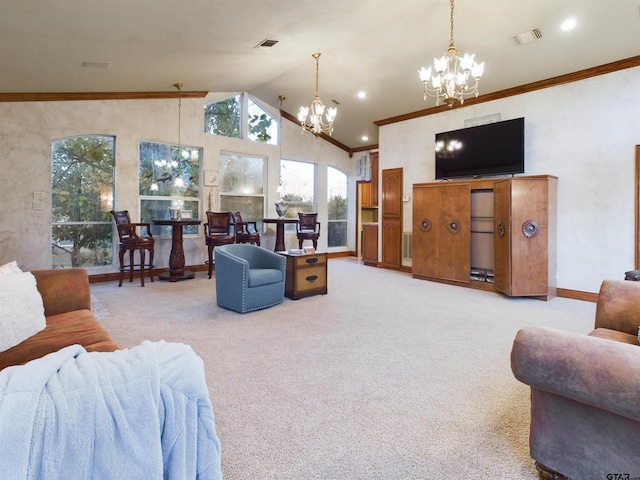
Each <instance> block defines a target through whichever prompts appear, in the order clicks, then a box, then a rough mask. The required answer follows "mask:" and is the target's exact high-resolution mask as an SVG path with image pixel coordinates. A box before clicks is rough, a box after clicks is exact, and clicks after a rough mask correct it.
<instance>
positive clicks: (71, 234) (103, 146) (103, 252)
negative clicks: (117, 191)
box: [51, 135, 115, 268]
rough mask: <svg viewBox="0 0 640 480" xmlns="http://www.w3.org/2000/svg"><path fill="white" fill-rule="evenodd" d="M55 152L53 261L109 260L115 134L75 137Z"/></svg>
mask: <svg viewBox="0 0 640 480" xmlns="http://www.w3.org/2000/svg"><path fill="white" fill-rule="evenodd" d="M51 151H52V153H51V240H52V248H51V251H52V262H51V266H52V267H53V268H66V267H91V266H97V265H110V264H111V263H112V261H113V222H112V220H111V214H110V211H111V209H112V208H113V207H112V205H113V184H114V180H113V179H114V172H115V169H114V165H115V138H114V137H108V136H99V135H87V136H79V137H70V138H66V139H63V140H57V141H55V142H53V143H52V149H51Z"/></svg>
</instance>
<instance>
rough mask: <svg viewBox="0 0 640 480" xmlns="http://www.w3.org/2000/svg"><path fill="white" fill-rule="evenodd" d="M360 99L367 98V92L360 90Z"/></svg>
mask: <svg viewBox="0 0 640 480" xmlns="http://www.w3.org/2000/svg"><path fill="white" fill-rule="evenodd" d="M358 98H367V92H365V91H362V90H360V91H359V92H358Z"/></svg>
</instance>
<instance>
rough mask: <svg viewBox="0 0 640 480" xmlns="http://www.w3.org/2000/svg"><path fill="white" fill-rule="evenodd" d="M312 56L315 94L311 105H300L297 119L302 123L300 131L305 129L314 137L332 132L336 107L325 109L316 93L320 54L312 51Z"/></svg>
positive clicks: (336, 111)
mask: <svg viewBox="0 0 640 480" xmlns="http://www.w3.org/2000/svg"><path fill="white" fill-rule="evenodd" d="M312 56H313V58H315V59H316V96H315V98H314V99H313V102H311V107H300V110H299V111H298V121H299V122H300V125H302V133H304V131H305V130H307V131H309V132H311V133H313V134H314V135H315V136H316V137H317V136H318V135H320V134H321V133H326V134H327V135H331V133H332V132H333V121H334V120H335V118H336V114H337V113H338V109H337V108H336V107H330V108H327V109H326V111H325V106H324V103H322V100H320V96H319V95H318V59H319V58H320V54H319V53H314V54H313V55H312ZM307 117H308V119H307Z"/></svg>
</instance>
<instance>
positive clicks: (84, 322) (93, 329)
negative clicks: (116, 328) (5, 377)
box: [0, 268, 118, 370]
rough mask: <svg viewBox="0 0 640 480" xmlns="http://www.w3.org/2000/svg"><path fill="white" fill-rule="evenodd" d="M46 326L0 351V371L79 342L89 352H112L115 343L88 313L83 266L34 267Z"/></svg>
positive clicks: (88, 305)
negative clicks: (39, 268) (41, 268)
mask: <svg viewBox="0 0 640 480" xmlns="http://www.w3.org/2000/svg"><path fill="white" fill-rule="evenodd" d="M31 273H32V274H33V276H34V277H35V278H36V283H37V288H38V291H39V292H40V295H41V296H42V303H43V306H44V314H45V319H46V327H45V328H44V330H41V331H39V332H38V333H36V334H35V335H33V336H31V337H29V338H27V339H26V340H24V341H23V342H22V343H19V344H18V345H16V346H14V347H11V348H9V349H8V350H5V351H3V352H0V370H2V369H3V368H5V367H8V366H11V365H20V364H23V363H26V362H28V361H30V360H33V359H36V358H40V357H43V356H44V355H46V354H48V353H52V352H55V351H57V350H59V349H61V348H62V347H66V346H68V345H72V344H79V345H82V346H83V347H84V348H85V349H86V350H87V351H90V352H112V351H114V350H117V349H118V345H116V343H115V342H114V341H113V339H112V338H111V337H110V336H109V334H108V333H107V332H106V330H105V329H104V328H103V327H102V325H101V324H100V322H98V320H96V318H95V317H94V316H93V314H92V313H91V292H90V290H89V276H88V275H87V271H86V270H84V269H82V268H70V269H52V270H34V271H32V272H31Z"/></svg>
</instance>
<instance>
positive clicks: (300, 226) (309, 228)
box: [296, 213, 320, 249]
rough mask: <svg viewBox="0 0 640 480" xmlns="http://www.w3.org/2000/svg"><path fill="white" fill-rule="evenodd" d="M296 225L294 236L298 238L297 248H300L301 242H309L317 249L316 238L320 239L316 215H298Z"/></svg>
mask: <svg viewBox="0 0 640 480" xmlns="http://www.w3.org/2000/svg"><path fill="white" fill-rule="evenodd" d="M298 220H299V221H298V223H297V224H296V234H297V236H298V248H302V242H304V241H305V240H311V241H312V242H313V248H315V249H317V248H318V238H319V237H320V222H318V221H317V220H318V214H317V213H298Z"/></svg>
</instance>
